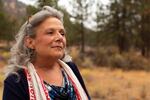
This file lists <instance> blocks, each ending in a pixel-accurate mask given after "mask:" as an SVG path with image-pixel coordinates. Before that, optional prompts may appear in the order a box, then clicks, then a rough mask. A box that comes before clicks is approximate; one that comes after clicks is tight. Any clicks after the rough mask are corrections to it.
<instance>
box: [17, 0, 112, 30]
mask: <svg viewBox="0 0 150 100" xmlns="http://www.w3.org/2000/svg"><path fill="white" fill-rule="evenodd" d="M18 1H21V2H23V3H25V4H27V5H36V1H37V0H18ZM97 1H100V2H101V3H102V4H104V5H107V4H109V2H110V0H97ZM58 4H59V5H60V6H64V7H69V3H68V2H67V0H59V2H58ZM94 9H95V8H93V11H94ZM68 10H69V9H68ZM85 24H86V26H87V27H88V28H91V27H94V26H95V25H96V23H95V22H93V21H92V20H91V19H89V20H88V21H86V22H85Z"/></svg>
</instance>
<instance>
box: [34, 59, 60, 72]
mask: <svg viewBox="0 0 150 100" xmlns="http://www.w3.org/2000/svg"><path fill="white" fill-rule="evenodd" d="M32 63H33V65H34V66H35V69H41V70H42V69H43V70H51V69H54V68H55V67H57V66H59V64H58V59H43V58H42V59H41V58H37V59H36V60H34V61H33V62H32Z"/></svg>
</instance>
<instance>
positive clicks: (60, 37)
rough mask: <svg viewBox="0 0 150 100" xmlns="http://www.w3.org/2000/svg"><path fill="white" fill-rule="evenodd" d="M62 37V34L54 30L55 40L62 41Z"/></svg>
mask: <svg viewBox="0 0 150 100" xmlns="http://www.w3.org/2000/svg"><path fill="white" fill-rule="evenodd" d="M63 38H64V36H63V35H62V34H61V33H60V32H59V31H57V32H56V41H61V42H62V41H63Z"/></svg>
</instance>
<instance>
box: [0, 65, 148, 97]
mask: <svg viewBox="0 0 150 100" xmlns="http://www.w3.org/2000/svg"><path fill="white" fill-rule="evenodd" d="M80 70H81V74H82V76H83V78H84V80H85V83H86V86H87V88H88V90H89V93H90V95H91V96H92V100H150V85H149V84H150V72H144V71H122V70H119V69H116V70H110V69H106V68H92V67H90V68H86V69H84V68H82V69H80ZM3 80H4V77H3V75H2V74H0V98H2V89H3ZM0 100H1V99H0Z"/></svg>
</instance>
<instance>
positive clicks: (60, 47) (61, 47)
mask: <svg viewBox="0 0 150 100" xmlns="http://www.w3.org/2000/svg"><path fill="white" fill-rule="evenodd" d="M51 48H58V49H63V46H52V47H51Z"/></svg>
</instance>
